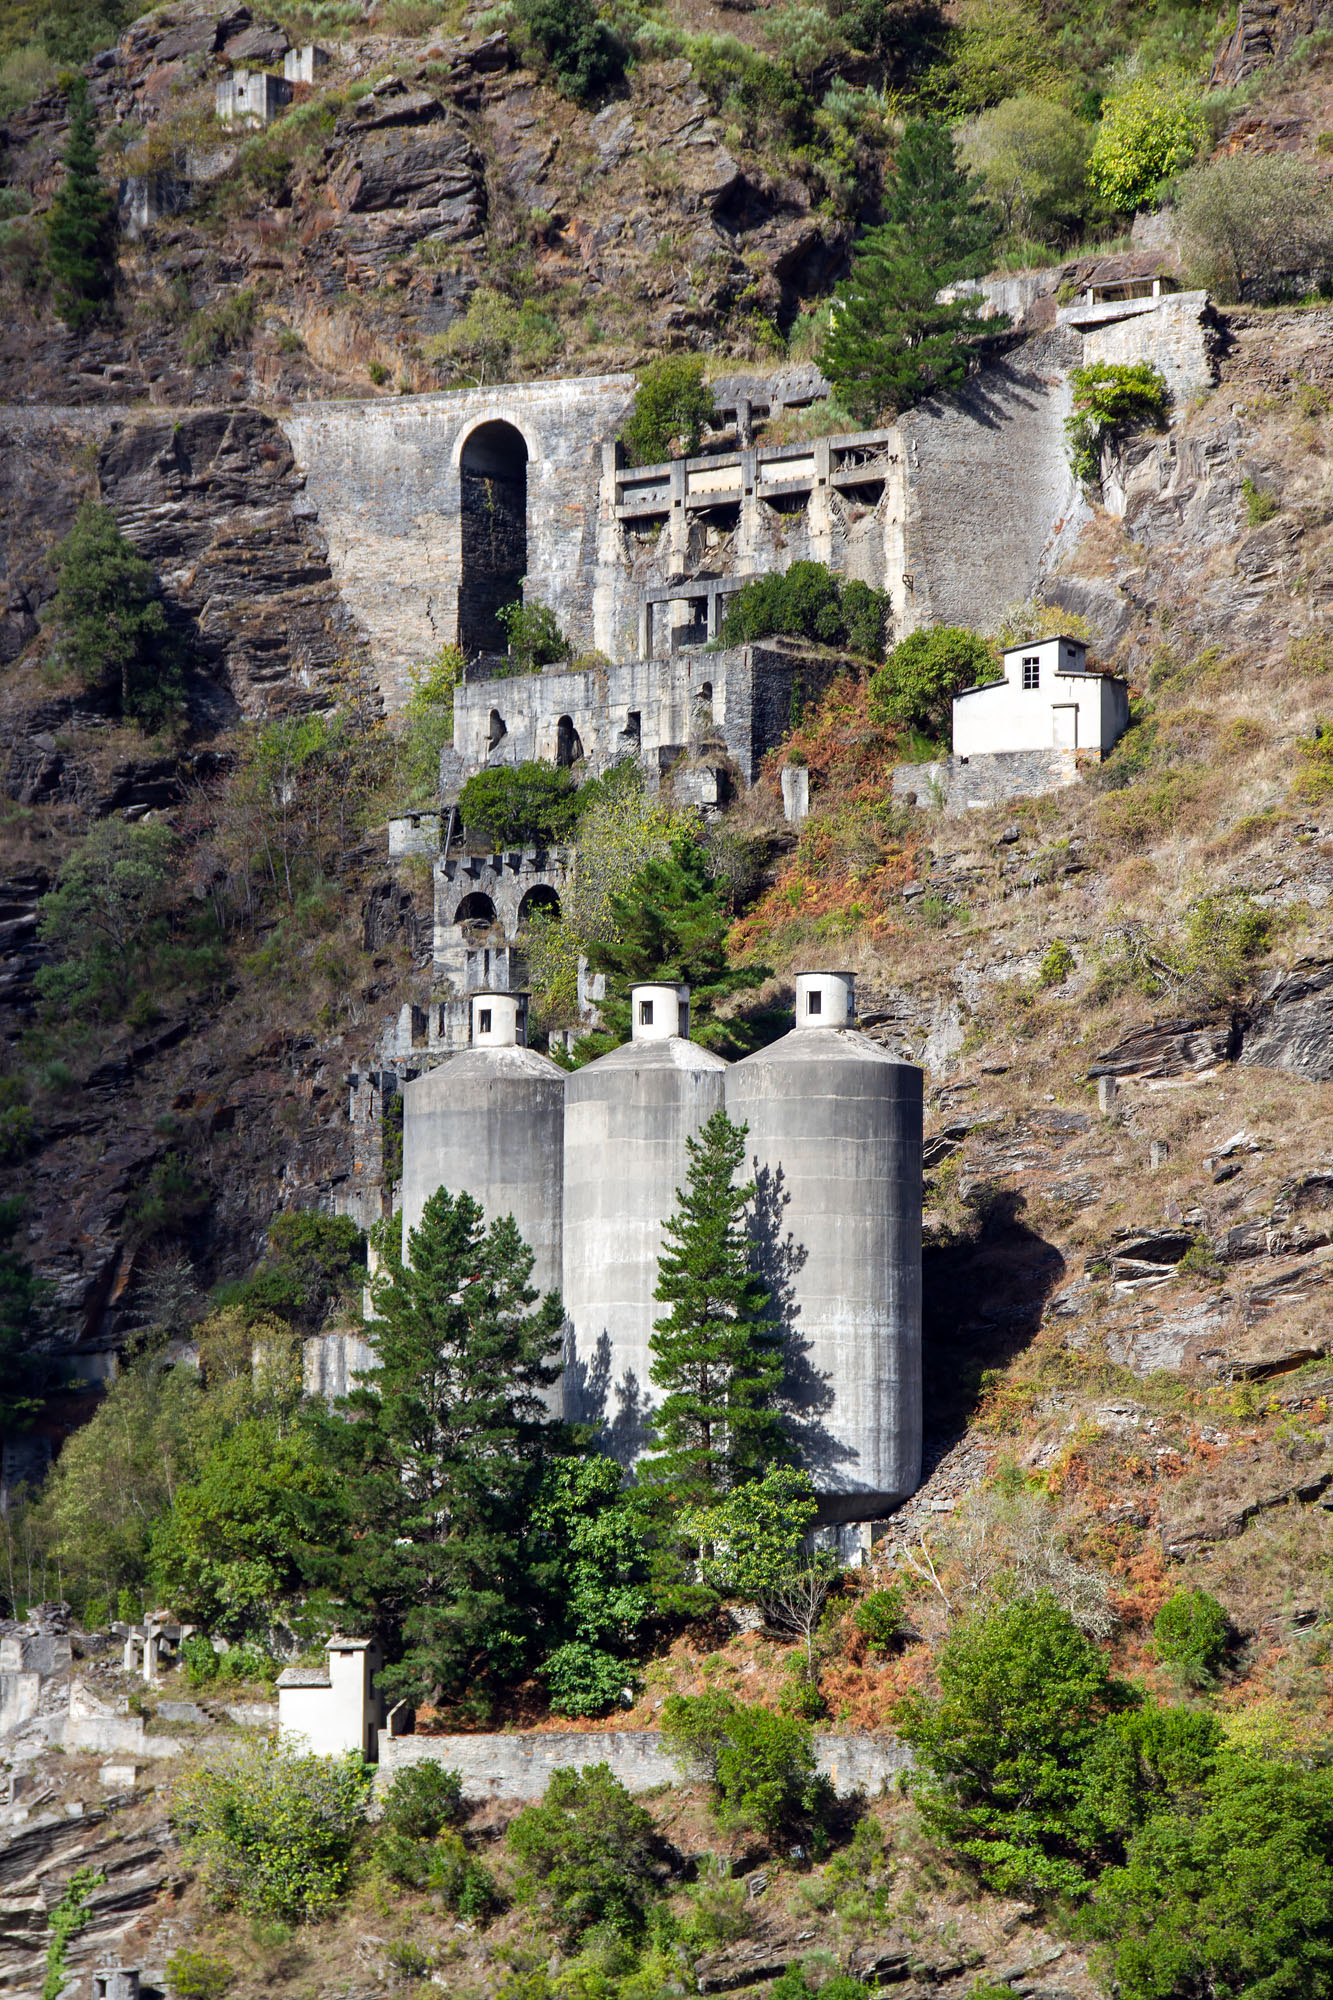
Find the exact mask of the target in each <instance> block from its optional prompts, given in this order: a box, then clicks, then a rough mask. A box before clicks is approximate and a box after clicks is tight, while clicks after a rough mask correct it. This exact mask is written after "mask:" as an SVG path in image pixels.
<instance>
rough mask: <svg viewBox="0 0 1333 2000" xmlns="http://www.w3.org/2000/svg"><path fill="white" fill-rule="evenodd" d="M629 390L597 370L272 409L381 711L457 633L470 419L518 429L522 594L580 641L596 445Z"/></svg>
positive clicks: (630, 382) (622, 378)
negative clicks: (370, 658)
mask: <svg viewBox="0 0 1333 2000" xmlns="http://www.w3.org/2000/svg"><path fill="white" fill-rule="evenodd" d="M633 394H634V379H633V377H632V376H629V375H594V376H585V377H583V378H580V379H575V380H569V381H554V382H525V383H517V384H515V383H509V384H503V385H499V386H497V387H496V388H494V389H462V390H457V391H451V392H449V393H447V394H444V395H439V396H404V397H399V398H396V399H395V400H394V401H392V402H390V401H388V400H387V399H382V400H379V401H376V402H365V403H351V402H348V403H311V404H305V405H298V406H297V407H296V408H295V409H293V410H291V411H284V412H283V414H282V417H281V423H282V427H283V429H284V431H285V432H286V434H287V436H288V437H289V438H290V439H291V442H292V446H293V449H294V451H295V453H296V459H297V463H298V465H299V466H300V468H301V470H302V471H303V472H304V473H305V476H306V498H307V501H308V502H309V504H310V506H311V507H312V509H313V510H315V511H317V513H318V518H319V524H320V528H321V531H322V533H323V534H324V536H325V537H326V538H327V542H328V549H329V561H330V563H331V565H332V569H333V574H334V577H335V579H336V581H337V584H338V587H339V590H340V591H341V593H342V596H343V598H344V601H345V602H346V604H347V605H348V607H349V609H350V610H351V611H352V613H353V614H354V616H355V617H356V619H357V620H358V622H359V623H360V624H361V626H362V627H363V628H364V630H365V631H366V633H367V634H368V636H369V639H370V643H371V647H372V649H373V651H374V654H375V657H376V660H377V662H378V663H379V666H380V673H379V681H380V685H381V687H382V688H383V690H384V693H385V696H386V698H387V699H388V701H389V703H390V705H391V706H393V707H397V706H400V705H401V703H402V701H404V700H405V699H406V697H407V694H408V692H409V687H410V684H409V670H410V669H411V668H412V667H413V666H415V665H419V664H421V663H422V662H424V661H426V660H427V659H429V658H430V657H431V655H432V654H434V653H435V652H437V651H438V650H439V648H440V647H441V646H442V645H445V644H449V643H452V642H453V641H454V640H455V639H456V637H457V606H458V591H459V586H460V583H461V581H462V532H461V521H460V499H461V478H460V473H459V456H460V453H461V452H462V449H463V446H464V443H465V442H466V440H467V438H468V436H469V435H470V434H471V432H473V431H474V430H475V429H476V428H477V427H478V425H480V424H486V423H495V422H502V423H508V424H512V425H513V426H514V428H515V429H516V430H518V431H519V432H521V433H522V436H523V439H524V441H525V443H526V445H527V448H528V468H527V491H528V536H527V575H528V595H529V596H530V597H539V598H542V599H543V600H544V601H545V602H546V603H547V604H549V605H550V606H551V607H552V609H553V610H554V612H555V614H556V617H557V619H558V620H559V623H560V625H561V627H562V629H563V630H564V631H565V632H566V634H567V635H568V637H569V638H570V639H571V640H572V641H573V643H574V645H575V646H576V647H581V648H583V649H584V650H587V649H589V648H591V646H592V643H593V632H592V601H593V587H594V582H595V577H596V559H597V517H598V496H599V485H600V480H601V470H602V443H603V440H604V439H606V438H609V437H612V436H614V434H615V432H616V430H617V428H618V426H619V424H620V421H621V419H622V417H623V415H624V413H625V411H626V410H627V409H628V407H629V404H630V401H631V399H632V397H633Z"/></svg>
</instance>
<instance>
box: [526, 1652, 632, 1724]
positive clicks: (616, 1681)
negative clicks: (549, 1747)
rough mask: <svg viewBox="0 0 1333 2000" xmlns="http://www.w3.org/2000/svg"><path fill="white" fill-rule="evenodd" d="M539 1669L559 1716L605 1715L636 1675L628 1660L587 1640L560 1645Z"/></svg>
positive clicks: (553, 1706)
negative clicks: (619, 1657) (592, 1644)
mask: <svg viewBox="0 0 1333 2000" xmlns="http://www.w3.org/2000/svg"><path fill="white" fill-rule="evenodd" d="M538 1671H539V1674H540V1677H541V1679H542V1680H544V1681H545V1683H546V1685H547V1687H548V1688H549V1689H550V1693H551V1707H552V1708H553V1709H554V1710H555V1712H556V1714H557V1715H605V1714H606V1712H607V1710H608V1709H609V1708H614V1707H615V1705H616V1703H617V1702H618V1701H619V1700H620V1698H621V1695H622V1694H623V1692H624V1689H625V1686H626V1683H627V1682H630V1681H632V1680H633V1678H634V1673H633V1669H632V1668H631V1667H629V1666H628V1665H627V1664H626V1662H625V1661H624V1660H621V1659H617V1657H616V1655H615V1654H614V1653H608V1652H607V1651H606V1650H605V1649H604V1648H603V1647H601V1646H591V1645H589V1644H588V1642H587V1641H586V1640H584V1639H571V1640H569V1641H568V1642H567V1643H566V1644H565V1645H563V1646H557V1647H556V1650H555V1651H554V1652H553V1653H551V1654H550V1655H549V1656H548V1658H547V1659H546V1660H545V1661H544V1662H543V1664H542V1666H541V1667H540V1668H539V1670H538Z"/></svg>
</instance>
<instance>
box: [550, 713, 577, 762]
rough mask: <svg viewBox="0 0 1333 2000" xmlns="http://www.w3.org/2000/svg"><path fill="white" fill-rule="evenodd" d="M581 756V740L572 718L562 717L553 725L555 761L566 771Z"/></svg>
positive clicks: (568, 716)
mask: <svg viewBox="0 0 1333 2000" xmlns="http://www.w3.org/2000/svg"><path fill="white" fill-rule="evenodd" d="M582 755H583V739H582V737H581V736H580V735H579V732H578V730H577V729H575V727H574V718H573V717H572V716H570V715H562V716H561V718H560V720H559V721H558V722H557V723H556V725H555V761H556V763H557V764H559V765H560V766H562V768H563V769H565V770H568V769H569V767H570V765H571V764H577V763H578V762H579V760H580V758H581V757H582Z"/></svg>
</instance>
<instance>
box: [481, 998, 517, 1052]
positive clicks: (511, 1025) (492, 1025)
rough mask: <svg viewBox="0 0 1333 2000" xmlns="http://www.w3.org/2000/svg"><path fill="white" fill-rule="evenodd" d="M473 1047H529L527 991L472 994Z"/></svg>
mask: <svg viewBox="0 0 1333 2000" xmlns="http://www.w3.org/2000/svg"><path fill="white" fill-rule="evenodd" d="M472 1046H473V1048H474V1049H525V1048H526V1047H527V1046H528V996H527V994H526V993H498V992H486V991H484V990H483V991H482V992H480V993H474V994H473V995H472Z"/></svg>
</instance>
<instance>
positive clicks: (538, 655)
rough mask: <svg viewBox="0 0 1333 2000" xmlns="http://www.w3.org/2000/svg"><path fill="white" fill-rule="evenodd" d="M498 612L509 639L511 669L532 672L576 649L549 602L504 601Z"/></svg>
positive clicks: (562, 658) (551, 663) (537, 600)
mask: <svg viewBox="0 0 1333 2000" xmlns="http://www.w3.org/2000/svg"><path fill="white" fill-rule="evenodd" d="M495 615H496V617H497V618H498V619H499V621H500V623H501V625H502V626H503V627H504V633H505V637H506V639H507V640H508V641H509V664H510V671H511V672H513V673H516V674H533V673H536V672H537V670H538V668H539V667H549V666H554V665H555V663H556V662H557V661H558V660H567V659H568V658H569V656H570V653H571V651H572V650H573V649H572V647H571V646H570V643H569V641H568V639H567V638H566V637H565V635H564V633H563V632H562V631H561V630H560V627H559V625H557V623H556V618H555V613H554V611H552V609H551V607H550V605H549V604H543V603H541V602H540V600H539V599H536V598H534V599H533V601H532V602H531V603H530V604H524V603H522V602H515V603H513V604H504V605H501V607H500V609H499V610H498V611H497V612H496V614H495Z"/></svg>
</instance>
